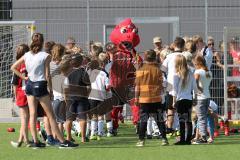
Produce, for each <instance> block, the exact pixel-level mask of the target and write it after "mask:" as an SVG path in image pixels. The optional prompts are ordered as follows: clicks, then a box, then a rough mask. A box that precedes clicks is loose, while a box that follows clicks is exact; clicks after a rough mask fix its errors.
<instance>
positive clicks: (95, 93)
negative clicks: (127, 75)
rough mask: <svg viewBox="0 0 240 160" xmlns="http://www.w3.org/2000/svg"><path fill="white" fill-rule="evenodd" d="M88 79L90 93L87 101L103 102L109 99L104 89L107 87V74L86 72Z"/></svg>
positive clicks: (93, 71)
mask: <svg viewBox="0 0 240 160" xmlns="http://www.w3.org/2000/svg"><path fill="white" fill-rule="evenodd" d="M88 75H89V79H90V82H91V92H90V94H89V99H93V100H99V101H104V100H105V99H107V98H110V97H111V95H109V92H108V91H106V87H107V86H108V85H109V79H108V77H107V74H106V73H105V72H104V71H101V70H97V69H94V70H88Z"/></svg>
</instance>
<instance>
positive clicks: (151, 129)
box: [147, 117, 153, 135]
mask: <svg viewBox="0 0 240 160" xmlns="http://www.w3.org/2000/svg"><path fill="white" fill-rule="evenodd" d="M152 132H153V128H152V117H149V118H148V121H147V135H152Z"/></svg>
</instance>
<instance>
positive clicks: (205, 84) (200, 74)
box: [193, 56, 212, 144]
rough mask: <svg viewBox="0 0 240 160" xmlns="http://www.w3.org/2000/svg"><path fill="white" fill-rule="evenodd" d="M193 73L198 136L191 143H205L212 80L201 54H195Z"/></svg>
mask: <svg viewBox="0 0 240 160" xmlns="http://www.w3.org/2000/svg"><path fill="white" fill-rule="evenodd" d="M194 65H195V68H196V70H195V73H194V77H195V79H196V82H197V89H198V91H197V93H196V98H197V106H196V113H197V117H198V125H199V132H200V136H201V137H200V138H199V139H198V140H196V141H194V142H193V144H205V143H207V113H208V107H209V104H210V100H209V98H210V92H209V86H210V83H211V80H212V73H211V71H209V70H208V67H207V66H206V61H205V59H204V57H203V56H196V57H195V59H194Z"/></svg>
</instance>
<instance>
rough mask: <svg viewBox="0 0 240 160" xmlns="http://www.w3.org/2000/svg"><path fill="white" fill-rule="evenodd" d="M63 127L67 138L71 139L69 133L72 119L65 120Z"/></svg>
mask: <svg viewBox="0 0 240 160" xmlns="http://www.w3.org/2000/svg"><path fill="white" fill-rule="evenodd" d="M65 129H66V132H67V140H69V141H71V139H72V134H71V129H72V120H67V121H66V123H65Z"/></svg>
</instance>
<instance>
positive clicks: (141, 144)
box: [136, 140, 144, 147]
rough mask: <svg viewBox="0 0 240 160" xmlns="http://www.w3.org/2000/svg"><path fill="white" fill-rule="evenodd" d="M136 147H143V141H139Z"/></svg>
mask: <svg viewBox="0 0 240 160" xmlns="http://www.w3.org/2000/svg"><path fill="white" fill-rule="evenodd" d="M136 146H137V147H143V146H144V141H143V140H139V141H138V142H137V144H136Z"/></svg>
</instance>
